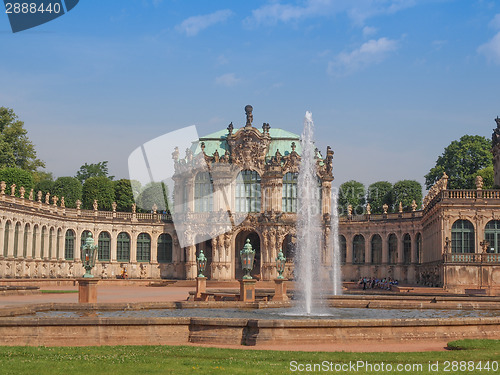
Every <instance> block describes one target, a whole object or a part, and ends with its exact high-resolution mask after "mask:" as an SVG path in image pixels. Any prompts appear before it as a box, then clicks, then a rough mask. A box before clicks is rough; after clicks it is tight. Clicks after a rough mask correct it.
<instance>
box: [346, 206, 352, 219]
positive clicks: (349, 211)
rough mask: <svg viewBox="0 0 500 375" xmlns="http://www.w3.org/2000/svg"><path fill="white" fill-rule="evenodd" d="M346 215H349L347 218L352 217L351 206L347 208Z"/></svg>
mask: <svg viewBox="0 0 500 375" xmlns="http://www.w3.org/2000/svg"><path fill="white" fill-rule="evenodd" d="M347 215H349V216H351V215H352V206H351V205H348V206H347Z"/></svg>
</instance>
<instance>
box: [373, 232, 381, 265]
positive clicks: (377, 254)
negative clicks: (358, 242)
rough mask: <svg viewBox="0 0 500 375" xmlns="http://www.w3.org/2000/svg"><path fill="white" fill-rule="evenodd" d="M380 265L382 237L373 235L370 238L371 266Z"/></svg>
mask: <svg viewBox="0 0 500 375" xmlns="http://www.w3.org/2000/svg"><path fill="white" fill-rule="evenodd" d="M381 263H382V237H380V235H378V234H375V235H374V236H373V237H372V264H381Z"/></svg>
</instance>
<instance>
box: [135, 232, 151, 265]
mask: <svg viewBox="0 0 500 375" xmlns="http://www.w3.org/2000/svg"><path fill="white" fill-rule="evenodd" d="M150 260H151V237H150V236H149V234H147V233H141V234H139V235H138V236H137V261H138V262H149V261H150Z"/></svg>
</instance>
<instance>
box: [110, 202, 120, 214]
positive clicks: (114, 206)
mask: <svg viewBox="0 0 500 375" xmlns="http://www.w3.org/2000/svg"><path fill="white" fill-rule="evenodd" d="M116 207H118V205H117V204H116V202H113V203H111V208H112V209H113V212H116Z"/></svg>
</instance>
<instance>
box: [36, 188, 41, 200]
mask: <svg viewBox="0 0 500 375" xmlns="http://www.w3.org/2000/svg"><path fill="white" fill-rule="evenodd" d="M36 197H37V201H38V203H42V192H41V191H40V190H38V193H37V194H36Z"/></svg>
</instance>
